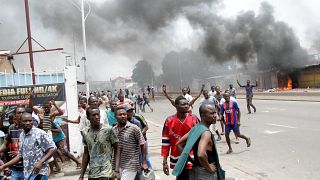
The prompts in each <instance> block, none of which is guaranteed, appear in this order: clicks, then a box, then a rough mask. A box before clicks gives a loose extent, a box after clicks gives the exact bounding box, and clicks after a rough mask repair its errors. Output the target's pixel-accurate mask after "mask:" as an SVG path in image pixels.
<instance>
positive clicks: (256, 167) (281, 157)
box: [54, 99, 320, 180]
mask: <svg viewBox="0 0 320 180" xmlns="http://www.w3.org/2000/svg"><path fill="white" fill-rule="evenodd" d="M198 103H199V101H197V102H196V103H195V106H194V108H193V109H194V110H193V112H194V113H195V114H196V115H198V112H197V111H198V107H199V106H198ZM253 103H254V104H255V106H256V107H257V113H254V114H247V109H246V104H245V100H244V99H239V105H240V108H241V112H242V117H241V127H240V130H241V133H242V134H245V135H247V136H249V137H251V143H252V145H251V147H249V148H247V147H246V143H245V141H244V140H242V139H240V143H239V144H234V143H232V147H233V151H234V152H233V153H232V154H226V152H227V150H228V148H227V144H226V142H225V138H224V137H223V138H222V141H220V142H218V143H217V147H218V152H219V154H220V159H221V164H222V166H223V168H224V170H225V171H226V177H227V178H228V179H238V180H244V179H245V180H251V179H272V180H274V179H279V180H282V179H284V180H286V179H297V180H298V179H299V180H300V179H308V180H309V179H320V171H319V169H320V156H319V152H320V144H319V143H318V140H319V139H320V128H319V127H320V115H319V114H318V111H319V107H320V103H319V102H305V101H276V100H253ZM151 105H152V106H153V108H154V112H152V113H151V112H150V110H149V109H148V107H146V108H147V110H146V111H147V112H146V113H143V115H144V116H145V117H146V118H147V120H148V122H149V126H150V129H149V131H148V135H147V136H148V142H149V156H150V159H151V161H152V164H153V168H154V170H155V174H156V179H166V180H170V179H175V178H174V177H173V176H166V175H164V174H163V172H162V165H161V162H162V158H161V156H160V149H161V131H162V125H163V123H164V120H165V119H166V117H167V116H169V115H172V114H174V113H175V108H174V107H173V106H172V105H171V104H170V103H169V101H167V100H165V99H162V100H157V101H156V102H151ZM218 127H219V129H221V127H220V126H218ZM231 140H234V136H233V135H231ZM77 177H78V175H76V176H69V177H60V178H54V179H61V180H62V179H77Z"/></svg>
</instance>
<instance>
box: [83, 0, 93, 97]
mask: <svg viewBox="0 0 320 180" xmlns="http://www.w3.org/2000/svg"><path fill="white" fill-rule="evenodd" d="M90 9H91V8H90V5H89V12H88V14H87V15H84V0H81V24H82V42H83V56H84V57H83V60H84V82H85V84H86V96H87V98H88V97H89V93H90V92H89V91H90V87H89V82H88V77H87V40H86V24H85V23H86V19H87V17H88V15H89V13H90Z"/></svg>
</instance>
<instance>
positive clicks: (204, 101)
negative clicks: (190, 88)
mask: <svg viewBox="0 0 320 180" xmlns="http://www.w3.org/2000/svg"><path fill="white" fill-rule="evenodd" d="M204 104H211V105H213V106H217V105H218V102H217V100H216V98H215V97H214V96H209V92H208V90H203V99H202V100H201V101H200V106H201V105H204ZM209 129H210V131H211V132H212V133H214V132H215V133H216V134H217V136H218V138H217V141H221V135H220V133H219V131H218V128H217V126H216V121H214V123H212V124H211V125H210V127H209Z"/></svg>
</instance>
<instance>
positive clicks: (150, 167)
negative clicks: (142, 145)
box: [146, 142, 152, 169]
mask: <svg viewBox="0 0 320 180" xmlns="http://www.w3.org/2000/svg"><path fill="white" fill-rule="evenodd" d="M148 147H149V146H148V142H146V159H147V165H148V168H149V169H152V165H151V161H150V159H149V153H148Z"/></svg>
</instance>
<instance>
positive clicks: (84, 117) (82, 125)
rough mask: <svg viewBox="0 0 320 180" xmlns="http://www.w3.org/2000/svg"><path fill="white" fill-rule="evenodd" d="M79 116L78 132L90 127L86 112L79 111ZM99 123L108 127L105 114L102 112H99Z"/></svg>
mask: <svg viewBox="0 0 320 180" xmlns="http://www.w3.org/2000/svg"><path fill="white" fill-rule="evenodd" d="M79 116H80V123H79V130H80V131H82V130H83V129H84V128H86V127H90V121H89V120H88V119H87V114H86V112H85V111H80V112H79ZM100 123H101V124H107V125H109V122H108V117H107V116H106V112H105V111H102V110H100Z"/></svg>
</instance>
